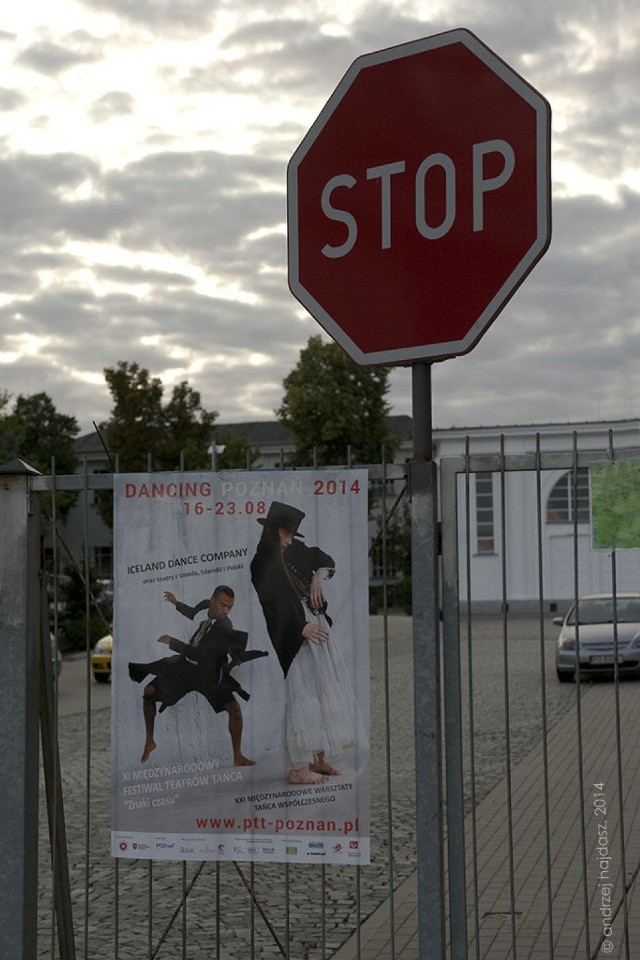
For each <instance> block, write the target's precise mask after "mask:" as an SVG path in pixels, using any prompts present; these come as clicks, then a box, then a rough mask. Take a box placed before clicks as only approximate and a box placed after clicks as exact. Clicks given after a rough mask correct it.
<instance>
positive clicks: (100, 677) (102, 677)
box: [94, 673, 111, 683]
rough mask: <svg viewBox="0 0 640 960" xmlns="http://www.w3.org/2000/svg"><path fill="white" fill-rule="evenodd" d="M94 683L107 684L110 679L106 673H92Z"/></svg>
mask: <svg viewBox="0 0 640 960" xmlns="http://www.w3.org/2000/svg"><path fill="white" fill-rule="evenodd" d="M94 677H95V680H96V683H109V680H110V679H111V677H110V676H109V674H108V673H94Z"/></svg>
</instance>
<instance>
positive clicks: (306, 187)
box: [288, 30, 551, 364]
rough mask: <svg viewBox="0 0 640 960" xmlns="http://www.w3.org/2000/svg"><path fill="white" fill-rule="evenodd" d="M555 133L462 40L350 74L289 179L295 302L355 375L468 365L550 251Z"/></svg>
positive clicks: (539, 107) (439, 39) (476, 46)
mask: <svg viewBox="0 0 640 960" xmlns="http://www.w3.org/2000/svg"><path fill="white" fill-rule="evenodd" d="M550 123H551V111H550V108H549V104H548V103H547V101H546V100H545V99H544V98H543V97H542V96H541V95H540V94H539V93H537V91H536V90H534V89H533V87H531V86H530V85H529V84H528V83H526V82H525V81H524V80H523V79H522V77H520V76H519V75H518V74H517V73H515V72H514V71H513V70H512V69H511V68H510V67H509V66H508V65H507V64H506V63H504V61H502V60H501V59H500V58H499V57H497V56H496V55H495V54H494V53H493V52H492V51H491V50H489V48H488V47H486V46H485V45H484V44H483V43H481V41H480V40H479V39H478V38H477V37H476V36H474V35H473V34H472V33H470V32H469V31H468V30H452V31H450V32H448V33H443V34H439V35H437V36H433V37H427V38H426V39H423V40H417V41H415V42H413V43H407V44H402V45H401V46H397V47H391V48H389V49H387V50H381V51H378V52H376V53H371V54H367V55H366V56H363V57H360V58H358V59H357V60H355V61H354V63H353V64H352V65H351V67H350V68H349V70H348V71H347V73H346V74H345V76H344V77H343V79H342V81H341V82H340V83H339V85H338V87H337V88H336V90H335V92H334V93H333V95H332V96H331V98H330V99H329V101H328V102H327V104H326V105H325V107H324V109H323V110H322V112H321V113H320V115H319V117H318V118H317V120H316V121H315V123H314V124H313V126H312V127H311V129H310V130H309V132H308V133H307V135H306V137H305V138H304V140H303V141H302V143H301V144H300V146H299V147H298V149H297V150H296V152H295V153H294V155H293V157H292V158H291V161H290V163H289V169H288V219H289V286H290V288H291V291H292V293H293V294H294V296H296V297H297V299H298V300H299V301H300V302H301V303H302V304H303V305H304V306H305V307H306V308H307V310H309V312H310V313H311V314H312V315H313V316H314V317H315V318H316V319H317V320H318V321H319V322H320V323H321V324H322V326H323V327H324V328H325V330H326V331H327V333H329V334H330V335H331V336H332V337H333V338H334V339H335V340H336V341H337V342H338V343H339V344H340V345H341V346H342V347H344V349H345V350H346V351H347V353H349V355H350V356H351V357H352V358H353V359H354V360H356V361H357V362H358V363H362V364H394V363H407V362H409V363H410V362H412V361H414V360H420V359H429V358H431V359H436V358H442V357H448V356H454V355H456V354H461V353H466V352H467V351H468V350H470V349H471V348H472V347H473V346H474V344H475V343H476V342H477V341H478V340H479V338H480V337H481V336H482V334H483V333H484V331H485V330H486V329H487V327H488V326H489V325H490V323H491V322H492V321H493V320H494V318H495V317H496V315H497V314H498V313H499V311H500V310H501V309H502V308H503V307H504V305H505V303H506V302H507V300H508V299H509V297H511V295H512V294H513V293H514V291H515V289H516V288H517V287H518V286H519V284H520V283H522V281H523V280H524V278H525V277H526V275H527V274H528V273H529V271H530V270H531V269H532V268H533V266H534V265H535V264H536V262H537V261H538V260H539V259H540V257H541V256H542V255H543V254H544V252H545V250H546V249H547V247H548V245H549V240H550V234H551V214H550V203H551V201H550Z"/></svg>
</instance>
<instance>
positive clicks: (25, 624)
mask: <svg viewBox="0 0 640 960" xmlns="http://www.w3.org/2000/svg"><path fill="white" fill-rule="evenodd" d="M36 473H37V471H35V470H33V469H32V468H31V467H29V466H27V464H25V463H23V462H22V461H20V460H14V461H12V462H11V463H9V464H5V465H4V466H2V467H0V503H1V509H2V536H1V537H0V571H2V581H1V582H0V622H1V623H2V659H3V662H2V670H1V671H0V725H1V729H2V739H1V741H0V744H1V745H0V762H1V764H2V771H3V784H2V790H0V842H1V846H2V858H1V859H0V956H2V957H7V958H9V957H20V958H21V960H34V958H35V956H36V948H37V942H36V941H37V935H36V930H37V874H38V832H37V830H36V829H35V826H34V825H35V824H36V823H37V822H38V694H39V690H38V685H37V683H36V684H34V683H33V678H34V677H37V676H38V646H37V637H38V629H39V584H38V570H39V552H40V543H39V541H40V514H39V504H38V501H37V498H35V497H33V496H32V494H31V486H30V478H31V477H32V476H34V475H35V474H36Z"/></svg>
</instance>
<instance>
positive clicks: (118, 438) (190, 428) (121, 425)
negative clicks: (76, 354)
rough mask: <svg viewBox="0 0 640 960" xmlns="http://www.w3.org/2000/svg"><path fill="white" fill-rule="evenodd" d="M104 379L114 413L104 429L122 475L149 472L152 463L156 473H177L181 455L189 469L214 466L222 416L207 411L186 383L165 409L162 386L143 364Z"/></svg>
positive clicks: (111, 371)
mask: <svg viewBox="0 0 640 960" xmlns="http://www.w3.org/2000/svg"><path fill="white" fill-rule="evenodd" d="M104 376H105V380H106V381H107V385H108V387H109V390H110V392H111V396H112V399H113V408H112V410H111V415H110V417H109V420H108V422H107V423H105V424H102V425H101V427H102V429H103V430H104V431H105V433H106V435H107V438H108V443H109V449H110V451H111V453H112V455H113V454H117V455H118V456H119V460H120V470H122V471H128V472H138V471H146V470H147V469H148V467H149V458H150V459H151V469H153V470H177V469H179V467H180V454H184V462H185V468H186V469H189V470H199V469H202V468H203V467H206V466H208V464H209V462H210V454H209V453H208V450H209V446H210V443H211V435H212V431H213V424H214V423H215V419H216V417H217V413H216V412H215V411H208V410H205V409H204V407H203V406H202V404H201V402H200V394H199V393H198V392H197V390H193V389H192V388H191V387H190V386H189V384H188V383H187V382H186V381H182V382H181V383H179V384H178V385H177V386H175V387H174V388H173V391H172V394H171V399H170V400H169V402H168V403H167V404H165V405H163V402H162V400H163V393H164V388H163V386H162V382H161V381H160V379H159V378H158V377H151V376H150V374H149V371H148V370H146V369H145V368H144V367H140V366H139V365H138V364H137V363H127V362H124V361H121V362H120V363H118V365H117V367H107V368H106V369H105V371H104Z"/></svg>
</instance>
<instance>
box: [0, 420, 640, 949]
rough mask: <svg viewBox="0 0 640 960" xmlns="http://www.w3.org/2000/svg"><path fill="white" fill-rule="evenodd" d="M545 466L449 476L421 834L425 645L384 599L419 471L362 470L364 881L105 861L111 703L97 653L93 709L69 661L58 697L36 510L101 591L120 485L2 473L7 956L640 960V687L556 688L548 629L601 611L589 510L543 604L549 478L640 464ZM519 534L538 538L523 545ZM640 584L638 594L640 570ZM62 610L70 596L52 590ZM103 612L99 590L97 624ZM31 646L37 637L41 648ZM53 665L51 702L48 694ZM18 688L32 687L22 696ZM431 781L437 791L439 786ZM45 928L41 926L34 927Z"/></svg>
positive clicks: (552, 632) (613, 581)
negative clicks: (100, 537) (367, 592)
mask: <svg viewBox="0 0 640 960" xmlns="http://www.w3.org/2000/svg"><path fill="white" fill-rule="evenodd" d="M531 448H532V452H531V453H526V454H518V455H512V454H508V453H506V452H505V449H504V444H502V446H501V448H500V449H498V450H497V451H496V452H495V453H492V454H482V455H477V454H474V453H473V452H472V451H470V449H469V446H468V444H467V448H466V451H465V453H464V455H461V456H460V457H456V458H451V459H445V460H443V461H442V462H441V463H440V464H439V489H440V514H441V523H442V550H441V568H440V584H439V585H438V587H437V589H436V588H435V587H433V585H429V584H426V585H425V589H432V588H433V589H434V594H433V596H434V601H435V599H436V598H437V595H438V593H439V594H440V596H441V623H442V629H441V647H440V656H441V668H442V672H441V675H438V676H437V677H435V678H434V684H435V686H434V689H435V694H434V695H435V697H436V698H437V701H438V704H437V705H438V709H437V711H436V716H437V717H438V723H437V727H436V729H434V730H432V731H431V734H432V737H433V741H434V743H435V744H436V747H437V752H441V753H442V758H443V759H442V763H443V781H442V782H443V784H444V788H443V789H444V792H443V796H442V797H441V798H440V801H439V802H440V803H441V811H442V822H443V824H444V826H443V828H442V829H440V828H436V829H434V824H433V823H430V822H421V821H420V820H418V821H417V822H416V802H415V767H414V739H415V738H414V730H415V727H414V696H413V686H412V664H413V655H414V650H413V645H414V634H413V628H412V621H411V616H410V615H408V614H409V612H408V611H407V610H405V609H392V608H390V606H389V603H388V596H389V587H390V585H391V582H392V581H395V580H396V579H397V577H396V576H395V571H393V572H392V571H390V570H389V567H388V553H389V552H392V551H391V550H390V544H389V543H388V537H387V521H388V520H389V518H391V517H392V516H397V515H398V513H397V511H398V508H399V507H400V506H401V504H402V502H403V499H404V498H409V497H410V490H408V489H407V487H406V481H407V476H406V473H407V471H406V468H405V466H404V465H398V464H387V465H384V464H383V465H377V466H372V467H371V468H370V482H371V484H372V489H373V490H374V491H375V493H376V496H377V503H378V508H377V509H378V512H379V516H380V517H381V518H382V520H381V526H380V530H379V532H378V533H377V535H376V532H375V530H372V535H373V536H372V546H373V549H374V550H375V551H376V557H377V559H376V566H377V569H378V570H380V571H382V576H381V582H380V586H379V588H378V589H377V596H378V603H377V604H376V605H374V606H372V610H375V613H372V616H371V622H370V628H371V674H372V675H371V683H372V704H373V711H372V718H371V724H372V727H371V742H372V865H371V866H367V867H357V866H356V867H353V868H346V867H333V866H325V865H320V866H315V865H311V866H308V865H306V864H305V865H301V866H297V865H288V864H283V865H281V864H239V863H213V862H203V863H198V864H194V863H166V862H162V863H161V862H154V861H128V860H127V861H119V860H112V859H111V857H110V854H109V841H108V837H109V827H110V823H109V802H110V789H109V778H110V755H109V707H108V705H106V706H104V707H101V708H97V709H96V702H95V701H96V695H97V690H96V686H95V684H94V683H93V682H92V679H91V670H90V661H89V650H88V649H87V650H86V651H85V652H84V653H82V654H79V655H78V656H79V657H80V658H81V659H80V669H81V672H82V675H83V677H84V682H85V686H86V702H85V704H84V708H83V709H82V710H81V711H80V712H76V713H72V714H65V715H62V716H61V715H60V712H59V704H60V685H61V684H62V683H64V681H65V677H66V675H67V673H68V671H69V669H70V666H69V664H68V663H65V665H64V666H63V671H62V674H61V676H60V677H57V675H56V673H55V670H52V662H51V657H50V654H49V649H48V646H49V637H48V633H49V622H48V617H49V613H48V609H49V603H48V600H47V598H46V596H45V593H44V591H43V586H42V577H41V570H42V566H41V562H40V556H41V551H39V544H38V530H37V516H36V514H37V502H36V501H37V500H38V498H39V497H40V496H41V495H43V494H47V495H49V494H51V493H53V496H52V498H51V499H52V511H53V534H54V537H53V540H52V546H53V550H54V555H56V553H57V551H58V550H59V549H60V546H59V543H60V540H59V539H58V538H56V536H55V534H56V532H57V529H56V528H57V527H58V526H60V527H61V529H60V533H61V535H62V537H64V530H63V529H62V525H61V524H59V523H58V520H57V518H56V507H55V503H56V496H57V494H58V492H61V491H64V492H69V491H75V492H77V493H78V494H79V495H80V498H81V502H82V507H81V515H82V516H83V517H84V521H83V523H84V536H83V539H84V552H83V555H82V557H79V558H76V559H77V561H78V564H79V568H80V570H81V571H82V573H83V576H84V577H85V580H86V582H87V583H88V582H89V577H88V573H89V570H88V567H89V528H90V518H89V513H90V509H91V505H90V500H91V497H92V495H93V492H94V491H96V490H109V489H110V487H111V483H112V480H111V477H110V476H109V475H104V474H88V473H87V472H86V471H85V472H84V473H83V474H80V475H78V476H74V477H58V478H56V477H55V476H54V477H53V478H51V477H39V476H31V475H28V474H25V473H20V471H19V470H18V471H17V473H15V472H14V471H8V472H7V474H5V475H4V476H2V475H1V474H0V503H1V504H2V515H3V517H4V518H5V521H4V527H5V529H4V536H3V539H2V541H1V545H0V575H1V577H2V603H3V607H2V614H3V637H2V644H3V648H4V653H3V656H4V659H5V662H7V663H8V666H9V669H8V670H7V671H6V672H5V677H4V681H3V682H2V685H3V693H2V697H0V701H1V702H2V710H3V721H4V723H3V725H4V729H5V730H7V731H8V734H7V738H6V739H5V741H4V744H3V753H4V755H5V759H6V760H7V761H8V762H10V763H13V764H15V763H16V758H18V757H20V756H21V755H22V754H21V751H22V753H23V754H24V756H23V761H22V762H21V763H18V764H17V767H16V770H15V774H16V775H15V777H14V776H12V772H11V769H10V768H8V767H7V764H6V763H3V768H4V769H5V770H7V781H6V782H7V783H9V782H10V783H11V784H12V786H11V789H5V790H3V798H2V799H0V814H1V816H0V822H2V823H4V824H8V823H10V824H11V831H12V832H11V834H8V833H7V829H6V828H3V844H4V846H5V850H6V853H7V856H6V857H5V863H6V864H8V865H9V866H5V867H4V868H3V870H2V881H1V884H0V890H1V891H2V893H3V905H2V907H0V912H1V914H2V927H3V928H4V931H5V932H4V933H3V934H2V935H1V937H2V938H3V940H4V946H5V950H4V952H3V956H6V957H7V960H13V958H14V957H15V958H16V960H19V958H25V960H26V958H32V957H35V956H37V957H38V958H43V960H45V958H51V960H54V958H57V957H61V958H64V960H72V958H75V957H78V958H80V957H84V958H91V960H93V958H97V957H109V958H112V957H113V958H136V960H137V958H140V957H148V958H153V957H158V958H159V960H163V958H190V960H191V958H194V960H199V958H201V957H202V958H205V957H206V958H221V960H235V958H238V960H247V958H279V957H285V958H291V960H303V958H305V960H306V958H310V960H324V958H329V957H335V958H336V960H360V958H365V957H366V958H376V957H379V958H381V960H382V958H384V960H396V958H398V960H411V958H415V957H417V956H419V955H420V957H421V960H440V957H445V956H446V957H451V958H452V960H462V958H465V960H466V958H477V960H480V958H488V960H500V958H502V957H505V958H507V957H513V958H516V957H530V958H535V960H537V958H545V960H546V958H557V960H565V958H570V957H571V958H572V957H580V958H583V957H584V958H585V960H591V958H595V957H596V956H600V955H605V954H607V955H613V956H620V957H627V958H629V957H633V956H635V955H636V954H637V951H638V949H639V947H640V918H639V916H638V910H637V904H635V906H636V909H635V910H634V902H635V901H634V894H635V883H636V876H637V873H638V870H640V841H639V840H637V839H636V837H637V836H640V831H638V830H636V829H635V828H636V817H637V816H640V814H639V813H638V808H639V803H638V798H640V763H638V760H637V758H636V753H637V751H636V750H635V737H634V734H635V730H636V721H637V720H638V719H640V717H638V716H637V714H638V713H639V712H640V711H639V710H638V709H637V706H636V701H637V700H638V696H637V688H636V685H635V684H634V683H632V682H625V681H623V679H622V678H621V677H620V675H619V670H618V667H617V659H616V660H615V662H614V666H613V670H614V677H613V681H610V680H607V681H605V682H600V683H598V682H593V681H592V680H586V679H584V678H581V676H580V674H579V673H578V675H577V678H576V683H575V685H574V684H561V683H559V682H558V680H557V678H556V675H555V665H554V649H555V637H556V635H557V626H555V625H554V624H553V623H552V620H553V618H554V616H555V615H557V614H558V613H561V612H564V609H562V603H563V602H564V601H566V602H567V603H568V602H569V601H570V599H571V596H573V597H577V596H578V595H580V594H581V593H583V592H585V589H584V584H583V582H582V580H583V566H584V564H583V560H582V551H583V546H582V541H581V534H582V533H583V532H584V527H583V519H584V518H581V517H580V516H579V514H578V512H577V511H574V513H573V519H572V521H570V523H571V524H572V526H573V530H572V536H571V542H572V554H571V557H570V566H571V569H570V579H571V582H572V589H571V596H565V597H561V598H558V597H557V596H551V595H549V593H548V571H547V570H546V565H547V564H548V557H547V552H546V547H545V523H546V513H545V511H546V505H545V497H546V491H547V489H548V486H549V484H546V485H545V478H546V477H548V476H554V477H556V476H562V475H568V478H569V479H568V489H569V495H570V497H571V494H572V493H573V499H574V501H576V500H577V499H578V496H577V495H578V483H579V480H578V478H579V475H580V474H579V471H580V470H583V469H584V468H585V467H588V466H589V464H590V463H591V462H592V461H593V460H596V459H600V460H601V459H606V458H609V459H611V458H613V457H615V456H624V457H625V458H637V457H639V456H640V451H637V450H624V451H620V452H619V453H616V451H615V449H614V446H613V442H612V441H611V442H610V444H609V446H608V447H607V448H606V449H603V450H600V451H595V450H589V451H581V450H579V449H578V442H577V439H576V442H575V444H574V449H573V450H569V451H566V452H563V453H558V452H552V453H547V452H544V450H543V449H541V444H540V439H539V438H535V437H532V439H531ZM487 476H491V477H492V478H493V481H492V483H493V493H492V497H493V499H492V525H493V537H494V542H493V550H492V551H484V550H483V551H482V552H483V553H486V556H483V557H482V561H483V562H484V561H485V560H488V561H489V562H490V563H492V564H494V563H495V564H497V568H498V571H499V573H498V576H499V591H498V594H497V595H496V596H494V597H493V603H487V602H486V597H485V595H484V594H483V597H482V598H479V597H478V598H476V591H477V590H478V589H479V584H480V585H481V580H479V574H478V570H477V562H479V550H478V546H479V543H480V541H482V546H485V545H486V542H485V541H486V540H487V537H486V536H484V538H483V537H482V536H480V534H485V533H486V530H485V529H483V530H480V527H479V526H478V524H479V523H481V522H484V521H486V517H485V516H482V517H481V516H480V515H478V509H479V508H478V504H479V502H480V500H479V496H480V493H479V492H478V491H479V489H480V487H479V486H478V489H476V482H477V478H478V477H487ZM516 476H520V477H522V476H526V477H527V478H528V479H527V483H528V484H529V485H530V491H531V490H532V491H533V493H532V494H531V492H529V494H527V495H526V496H525V497H524V499H523V498H522V497H520V499H518V496H516V495H514V494H513V491H512V483H511V481H512V478H514V477H516ZM480 492H481V491H480ZM532 498H533V499H532ZM532 502H533V504H534V508H533V510H531V503H532ZM523 503H524V504H526V505H527V509H526V513H527V515H526V516H524V517H523V516H522V504H523ZM514 530H521V531H522V535H521V536H515V537H514V536H511V533H512V532H513V531H514ZM518 544H519V545H520V546H518ZM525 547H526V550H528V551H529V553H531V551H532V550H533V554H534V557H535V562H534V568H535V569H534V577H533V581H534V582H530V589H529V595H528V597H526V598H523V597H522V596H519V595H518V596H514V594H513V589H512V588H513V581H514V577H512V572H513V571H514V569H515V568H516V567H517V566H518V563H519V555H520V553H521V552H522V551H524V550H525ZM489 557H491V558H492V559H490V560H489ZM56 559H57V558H56ZM620 560H621V558H620V556H619V555H617V554H616V553H615V552H613V553H611V554H610V555H609V556H608V558H607V564H608V569H609V583H608V584H607V585H606V587H607V590H613V592H617V590H618V567H619V563H620ZM629 562H630V561H629V557H628V556H627V557H626V558H625V563H626V566H625V578H626V579H629V577H630V576H632V574H630V573H629V571H630V570H632V569H633V563H635V559H634V560H633V562H632V563H631V566H629ZM392 574H393V575H392ZM637 583H638V586H637V587H636V589H640V565H639V566H638V576H637ZM414 589H415V585H414ZM53 593H54V598H55V595H56V593H57V586H56V583H55V578H54V583H53ZM460 596H462V598H463V601H462V602H461V601H460ZM8 597H9V598H10V599H9V600H7V598H8ZM481 599H482V602H480V600H481ZM524 600H526V601H527V602H526V603H525V602H523V601H524ZM92 602H93V601H92V597H91V595H90V594H89V592H87V594H86V612H87V616H88V615H89V613H90V612H91V609H92ZM56 608H57V607H56V601H55V599H54V607H53V609H54V611H55V609H56ZM34 611H36V612H37V615H36V613H34ZM43 611H44V613H43ZM54 619H55V617H54ZM54 626H55V624H54ZM23 628H24V629H23ZM38 634H39V635H40V638H41V639H40V644H39V647H38V643H37V642H36V639H35V638H36V637H37V636H38ZM23 636H28V638H29V639H28V641H27V642H26V643H24V640H23ZM20 648H23V652H22V653H21V652H20ZM38 649H40V650H41V651H42V653H41V657H40V659H41V661H42V662H41V668H40V672H41V674H42V676H43V684H42V689H41V690H38V691H36V689H35V687H34V684H33V680H34V677H36V676H37V675H38V667H37V663H36V657H37V655H38ZM21 658H22V659H21ZM21 676H24V677H25V678H26V682H25V683H24V685H22V686H20V685H17V686H16V685H15V680H16V678H19V677H21ZM9 684H14V689H9V686H8V685H9ZM419 696H420V695H419ZM418 699H419V697H418ZM38 713H39V715H40V720H41V736H40V739H41V744H42V758H43V761H42V763H41V764H40V780H41V786H40V795H41V803H40V809H39V810H38V809H34V808H33V806H32V805H30V804H29V803H26V804H25V803H24V802H23V800H24V797H25V796H28V795H30V792H31V787H32V785H33V780H34V777H37V775H38V774H37V752H38V736H37V729H36V727H35V724H36V722H37V717H38ZM434 780H435V782H436V783H439V777H435V778H434ZM14 788H15V789H14ZM21 791H22V792H21ZM419 799H420V798H419ZM418 809H421V807H420V804H418ZM422 809H424V806H423V807H422ZM427 809H429V808H428V807H427ZM36 823H39V834H36V831H35V824H36ZM417 838H418V839H419V844H418V845H419V846H420V849H421V850H423V851H424V849H425V847H426V845H429V846H430V848H431V854H430V855H431V856H432V857H433V858H434V859H435V860H437V859H438V857H441V858H442V859H443V862H444V864H445V887H444V889H442V890H441V889H440V887H439V885H438V883H437V879H436V880H434V883H433V885H432V887H431V888H430V898H431V900H432V901H433V902H431V903H430V904H429V905H428V909H429V911H430V912H431V914H432V915H440V916H442V917H443V918H444V917H446V937H445V939H446V944H445V945H444V946H443V948H442V949H441V948H440V947H439V946H438V947H437V948H433V949H432V948H431V947H429V946H427V947H426V952H425V947H424V942H425V939H426V941H428V939H429V938H428V935H427V937H426V938H423V946H422V947H419V946H418V930H417V927H418V922H419V919H420V920H421V921H422V922H424V916H425V909H424V908H425V904H424V903H421V902H420V901H419V896H418V893H417V888H416V869H417V867H418V866H419V865H418V863H417V844H416V839H417ZM429 862H431V860H430V861H429ZM36 863H37V866H38V870H37V873H36V870H35V864H36ZM33 916H35V917H36V918H37V920H36V923H35V924H31V925H30V922H29V918H31V917H33ZM36 934H37V936H36ZM36 939H37V947H36ZM434 942H435V941H434ZM419 950H421V951H422V952H421V953H419Z"/></svg>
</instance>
